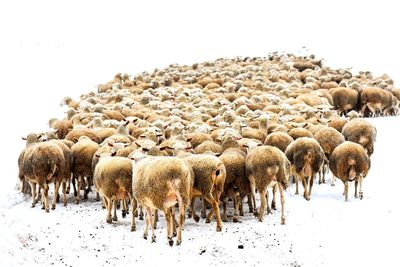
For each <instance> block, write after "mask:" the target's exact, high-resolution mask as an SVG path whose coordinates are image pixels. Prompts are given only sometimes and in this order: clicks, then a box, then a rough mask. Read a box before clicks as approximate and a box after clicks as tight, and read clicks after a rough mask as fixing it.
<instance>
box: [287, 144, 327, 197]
mask: <svg viewBox="0 0 400 267" xmlns="http://www.w3.org/2000/svg"><path fill="white" fill-rule="evenodd" d="M285 154H286V157H287V158H288V160H289V161H290V163H291V173H292V174H293V175H294V178H295V182H296V194H298V193H299V186H298V181H299V178H300V180H301V182H302V184H303V187H304V194H303V196H304V198H305V199H306V200H310V195H311V191H312V186H313V183H314V176H315V174H316V173H317V172H318V171H319V170H320V169H321V167H322V163H323V161H324V151H323V150H322V148H321V146H320V144H319V143H318V142H317V141H316V140H315V139H313V138H310V137H301V138H298V139H296V140H295V141H294V142H293V143H291V144H290V145H289V146H288V147H287V149H286V151H285Z"/></svg>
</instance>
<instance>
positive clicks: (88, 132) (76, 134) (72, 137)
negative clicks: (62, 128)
mask: <svg viewBox="0 0 400 267" xmlns="http://www.w3.org/2000/svg"><path fill="white" fill-rule="evenodd" d="M81 136H87V137H89V138H90V139H92V140H93V141H94V142H96V143H100V138H99V137H98V136H97V135H96V134H95V133H94V132H93V130H92V129H87V128H79V129H72V130H71V131H70V132H69V133H68V134H67V135H66V136H65V139H66V140H69V141H72V142H74V143H76V142H78V140H79V138H80V137H81Z"/></svg>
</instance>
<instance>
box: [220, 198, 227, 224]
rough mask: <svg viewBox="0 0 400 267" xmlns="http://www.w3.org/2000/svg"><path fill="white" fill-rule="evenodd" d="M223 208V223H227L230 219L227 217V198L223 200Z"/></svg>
mask: <svg viewBox="0 0 400 267" xmlns="http://www.w3.org/2000/svg"><path fill="white" fill-rule="evenodd" d="M222 207H223V209H224V211H223V212H222V218H221V219H222V221H223V222H227V221H228V217H227V215H226V197H224V199H223V200H222Z"/></svg>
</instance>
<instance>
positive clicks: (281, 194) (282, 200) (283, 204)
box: [278, 183, 286, 225]
mask: <svg viewBox="0 0 400 267" xmlns="http://www.w3.org/2000/svg"><path fill="white" fill-rule="evenodd" d="M278 188H279V195H280V197H281V224H282V225H283V224H285V223H286V217H285V194H284V192H283V187H282V185H281V184H280V183H278Z"/></svg>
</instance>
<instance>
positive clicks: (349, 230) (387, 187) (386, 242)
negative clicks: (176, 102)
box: [0, 0, 400, 267]
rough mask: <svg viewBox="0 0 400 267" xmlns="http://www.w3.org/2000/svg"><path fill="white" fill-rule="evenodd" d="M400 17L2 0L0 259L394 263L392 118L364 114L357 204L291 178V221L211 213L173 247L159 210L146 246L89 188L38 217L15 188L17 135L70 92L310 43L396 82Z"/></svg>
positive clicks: (266, 6)
mask: <svg viewBox="0 0 400 267" xmlns="http://www.w3.org/2000/svg"><path fill="white" fill-rule="evenodd" d="M399 19H400V17H399V16H398V9H397V8H396V2H395V1H386V0H380V1H363V2H362V3H361V2H357V1H354V2H349V1H345V0H343V1H342V0H335V1H323V2H321V1H275V2H274V3H273V2H272V1H257V2H255V1H232V0H230V1H222V0H221V1H213V0H210V1H209V0H203V1H200V2H194V1H193V2H192V1H186V2H185V4H182V2H179V1H159V2H156V1H153V0H149V1H142V2H140V1H117V0H116V1H113V3H111V4H110V3H104V2H103V1H89V0H88V1H73V0H71V1H68V2H64V3H63V2H61V1H57V2H55V1H41V0H38V1H29V0H15V1H12V2H11V1H2V2H1V3H0V25H2V30H1V33H2V35H1V36H2V40H1V42H0V58H1V60H0V73H1V75H0V88H1V92H2V95H1V100H2V101H1V104H0V115H1V122H2V123H1V125H2V126H1V130H0V140H2V144H1V147H2V150H1V153H0V162H1V176H2V184H1V186H0V266H7V267H8V266H20V265H23V266H79V265H82V264H90V265H97V266H117V265H120V266H124V265H128V264H130V265H131V264H135V263H138V264H145V265H146V266H156V265H160V264H167V265H172V264H178V265H183V264H190V265H192V266H200V265H202V266H209V265H212V266H218V265H232V266H239V265H241V266H242V265H246V266H253V265H261V264H262V265H268V266H397V265H399V263H398V254H397V253H398V240H400V236H399V235H400V231H399V230H398V226H399V225H400V219H399V218H400V207H399V205H398V200H397V199H398V198H397V196H398V192H397V191H398V189H399V188H400V187H399V185H400V184H399V183H400V180H399V174H398V172H397V167H398V166H397V164H398V163H399V158H398V151H400V141H399V135H400V125H399V122H400V119H399V117H392V118H377V119H371V122H372V123H373V124H375V125H376V127H377V129H378V138H377V142H376V148H375V153H374V155H373V156H372V167H371V170H370V173H369V175H368V176H367V178H366V181H365V183H364V192H365V194H364V199H363V200H362V201H360V200H356V199H354V198H353V197H352V196H351V194H349V196H350V198H349V199H350V201H349V202H348V203H344V200H343V196H342V191H343V185H342V183H341V182H340V181H337V183H336V186H335V187H331V186H330V185H329V183H328V184H324V185H318V184H316V185H315V186H314V188H313V195H312V199H311V201H310V202H307V201H305V200H304V199H303V198H302V197H301V196H298V195H294V188H293V186H292V187H290V188H289V189H288V190H287V192H286V208H287V224H286V225H285V226H281V225H280V224H279V210H278V211H277V212H274V214H272V215H268V216H266V218H265V221H264V222H263V223H259V222H257V220H256V219H255V218H254V217H253V216H252V215H246V216H245V217H244V218H242V222H241V223H237V224H233V223H225V224H224V229H223V231H222V232H221V233H216V232H215V222H212V223H211V224H207V225H206V224H205V223H204V221H200V222H199V223H198V224H196V223H194V222H193V221H192V220H187V221H186V224H185V228H184V233H183V243H182V246H180V247H175V246H174V247H172V248H170V247H169V246H168V245H167V244H166V233H165V223H164V221H163V219H162V218H161V221H160V224H159V228H158V229H157V243H155V244H151V243H150V241H146V240H144V239H143V238H142V227H143V221H139V222H138V227H137V228H138V231H137V232H135V233H131V232H130V231H129V230H130V227H129V225H130V218H129V217H128V218H126V219H122V218H120V220H119V221H118V222H117V223H114V224H112V225H109V224H106V223H105V211H104V210H102V208H101V206H100V203H98V202H94V200H93V199H94V197H93V195H90V199H89V200H88V201H87V202H83V203H82V204H80V205H75V204H73V203H72V202H73V201H72V199H70V200H69V205H68V207H67V208H63V207H62V206H61V205H58V206H57V209H56V210H55V211H51V212H50V214H45V213H44V212H43V211H42V210H41V209H40V207H39V205H38V206H37V207H36V208H34V209H31V208H30V200H29V198H27V197H25V196H23V195H21V194H20V193H18V192H17V190H16V186H15V185H16V180H17V158H18V155H19V153H20V151H21V150H22V148H23V147H24V142H22V141H21V139H20V138H21V137H22V136H24V135H26V134H27V133H29V132H32V131H42V130H45V129H46V128H47V125H46V122H47V120H48V119H49V118H51V117H61V116H62V115H63V110H62V109H60V107H59V106H58V104H59V102H60V100H61V98H62V97H64V96H66V95H70V96H72V97H75V98H77V97H78V96H79V95H80V94H81V93H86V92H88V91H90V90H93V89H94V86H95V85H97V84H98V83H102V82H106V81H107V80H108V79H110V78H112V76H113V75H114V74H115V73H117V72H123V73H125V72H126V73H130V74H135V73H137V72H140V71H144V70H152V69H154V68H156V67H164V66H166V65H167V64H170V63H175V62H177V63H179V64H192V63H194V62H198V61H204V60H213V59H215V58H218V57H223V56H226V57H234V56H265V55H266V54H267V53H269V52H272V51H276V50H278V51H288V52H298V51H299V50H301V48H302V47H303V46H306V47H308V49H309V52H310V53H315V54H316V55H317V56H319V57H323V58H325V59H326V62H325V63H326V64H327V65H329V66H333V67H354V69H356V70H359V69H361V70H371V71H373V73H374V74H375V75H381V74H383V73H388V74H389V75H390V76H392V77H393V78H394V80H395V82H396V84H397V85H398V84H399V82H400V74H399V72H398V62H400V53H398V47H399V46H400V39H399V38H398V36H397V35H396V34H395V33H396V32H397V31H398V29H397V25H399V24H400V21H399ZM351 189H352V190H354V187H352V188H351ZM350 192H351V191H350ZM278 209H279V205H278ZM239 245H243V249H239V248H238V246H239Z"/></svg>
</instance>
